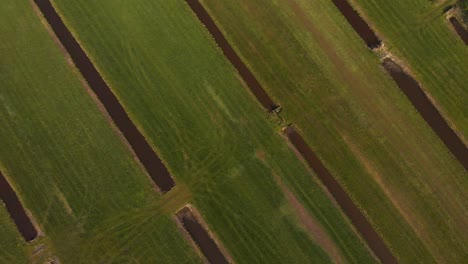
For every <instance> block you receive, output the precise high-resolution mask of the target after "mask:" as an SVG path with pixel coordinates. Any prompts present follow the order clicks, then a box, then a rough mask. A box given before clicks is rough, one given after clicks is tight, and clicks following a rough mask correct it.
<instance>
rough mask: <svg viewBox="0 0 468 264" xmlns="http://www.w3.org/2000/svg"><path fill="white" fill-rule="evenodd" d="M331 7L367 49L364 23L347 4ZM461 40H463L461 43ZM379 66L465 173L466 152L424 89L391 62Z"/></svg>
mask: <svg viewBox="0 0 468 264" xmlns="http://www.w3.org/2000/svg"><path fill="white" fill-rule="evenodd" d="M333 3H334V4H335V6H336V7H337V8H338V9H339V10H340V12H341V14H342V15H343V16H344V17H345V18H346V20H347V21H348V22H349V23H350V24H351V26H352V27H353V29H354V30H355V31H356V32H357V33H358V34H359V36H361V38H362V39H363V40H364V41H365V42H366V43H368V46H369V39H368V36H369V35H374V36H375V33H374V32H373V31H372V29H371V28H370V27H369V26H368V25H367V23H366V22H365V21H364V19H363V18H362V17H361V16H359V14H358V12H357V11H356V10H354V9H353V8H352V6H351V5H350V4H349V2H348V1H347V0H333ZM454 21H455V22H454ZM450 22H451V23H452V25H454V23H458V20H456V18H454V17H452V18H450ZM454 27H455V29H456V31H457V33H458V34H459V35H460V37H461V38H462V39H463V40H464V41H465V40H466V41H468V32H467V31H466V30H465V28H463V27H462V26H461V25H460V24H459V23H458V27H457V26H456V25H454ZM369 31H370V32H372V34H370V33H369ZM459 31H460V32H459ZM463 34H465V35H463ZM464 37H465V38H466V39H464ZM465 43H466V42H465ZM379 44H380V42H379ZM370 47H371V46H370ZM382 64H383V66H384V68H385V70H387V72H388V73H389V74H390V75H391V76H392V78H393V80H394V81H395V82H396V83H397V84H398V87H400V89H401V90H402V91H403V93H404V94H405V95H406V96H407V97H408V99H409V100H410V101H411V103H412V104H413V106H414V107H415V108H416V110H418V112H419V114H420V115H421V116H422V117H423V119H424V120H425V121H426V122H427V124H428V125H429V126H430V127H431V128H432V130H433V131H434V132H435V133H436V134H437V136H439V138H440V139H441V140H442V142H444V144H445V145H446V146H447V148H448V149H449V150H450V152H451V153H452V154H453V155H454V156H455V157H456V158H457V160H458V161H459V162H460V163H461V164H462V165H463V167H465V169H466V170H468V159H467V158H466V157H468V148H467V147H466V146H465V144H464V143H463V141H462V140H461V139H460V137H458V135H457V134H456V133H455V131H454V130H453V129H452V128H451V127H450V126H449V124H448V123H447V121H446V120H445V119H444V118H443V117H442V115H441V114H440V112H439V111H438V109H437V108H436V106H435V105H434V104H433V103H432V102H431V100H430V99H429V98H428V96H427V95H426V94H425V92H424V89H423V88H422V87H421V86H420V85H419V84H418V83H417V82H416V81H415V80H414V79H413V78H412V77H411V76H410V75H408V74H407V73H405V72H404V70H403V69H402V68H401V67H400V66H399V65H398V64H396V63H395V62H394V61H393V60H391V59H384V61H383V63H382Z"/></svg>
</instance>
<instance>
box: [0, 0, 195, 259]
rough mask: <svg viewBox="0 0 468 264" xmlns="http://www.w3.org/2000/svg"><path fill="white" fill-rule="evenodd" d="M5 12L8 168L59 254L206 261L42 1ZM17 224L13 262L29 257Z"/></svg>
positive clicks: (1, 131)
mask: <svg viewBox="0 0 468 264" xmlns="http://www.w3.org/2000/svg"><path fill="white" fill-rule="evenodd" d="M0 20H1V23H0V25H1V26H0V36H1V39H2V42H1V43H0V54H2V61H1V64H0V67H1V68H0V80H1V81H0V86H1V89H0V101H1V103H0V122H1V124H2V126H0V145H1V146H2V147H1V148H0V169H1V171H2V172H3V173H4V175H6V176H8V177H9V178H8V179H9V182H10V183H11V185H13V187H14V189H15V190H16V191H17V192H18V193H17V194H18V196H20V198H21V201H22V202H24V205H25V207H26V208H28V209H29V210H30V212H31V213H32V215H33V216H34V218H35V220H36V221H37V223H38V225H39V227H40V229H41V230H42V231H43V232H44V234H45V236H46V237H47V239H48V240H49V241H51V242H50V243H51V245H50V250H51V251H53V254H54V255H56V256H58V258H59V259H60V260H61V261H62V263H100V262H109V263H118V262H120V263H131V262H141V263H150V262H153V261H154V260H158V263H200V262H201V260H200V258H199V257H198V256H197V255H196V253H195V251H193V250H192V249H191V248H190V246H189V245H188V243H186V242H185V240H184V239H183V237H182V235H181V234H180V233H179V231H178V229H177V226H176V224H175V223H174V222H173V220H172V219H171V214H172V211H176V210H177V209H178V208H179V207H173V208H169V209H168V208H165V204H163V203H162V202H163V200H161V199H159V198H158V196H157V193H156V191H155V189H154V188H153V187H152V185H151V180H150V179H149V177H148V176H147V175H145V174H144V172H143V169H142V167H141V165H139V164H138V163H137V161H136V159H135V157H134V156H133V155H132V154H131V151H130V150H129V148H128V147H127V146H126V145H125V144H124V143H123V141H122V139H121V138H119V136H118V135H117V133H116V130H115V129H113V128H112V127H111V125H110V121H109V120H106V117H105V115H104V113H102V112H101V111H100V110H99V109H98V106H97V105H96V102H95V101H93V99H92V98H91V96H90V94H88V93H87V90H86V89H85V87H84V86H83V84H82V83H81V82H80V79H79V75H78V73H77V71H76V70H72V67H71V64H69V63H67V61H66V59H65V57H64V54H63V53H62V52H61V50H60V48H59V46H57V44H56V43H54V41H53V38H52V37H51V36H50V35H49V34H48V32H47V30H46V27H45V26H44V24H42V23H41V21H40V19H39V17H38V16H37V14H35V13H34V11H33V5H32V4H31V3H29V2H28V1H14V0H8V1H4V2H3V3H2V8H1V9H0ZM1 215H2V216H1V221H2V223H3V222H4V221H5V218H4V214H3V206H2V213H1ZM10 226H11V223H9V224H8V225H5V230H6V231H5V232H6V235H5V237H3V236H2V237H1V238H0V240H1V246H2V249H1V251H0V252H3V251H4V250H8V255H7V254H0V255H1V256H4V258H6V259H7V260H10V259H11V260H12V261H11V262H5V263H15V261H14V260H16V259H14V258H15V257H17V258H18V259H20V258H21V255H20V253H18V252H19V251H20V250H18V249H14V245H12V244H8V243H18V242H17V241H18V239H17V238H14V239H12V240H11V241H9V242H8V243H7V242H6V241H4V239H6V238H7V237H8V236H7V235H8V233H7V232H10V231H8V230H10V229H11V228H10ZM1 228H2V229H3V225H2V227H1ZM2 232H3V231H2ZM14 234H15V236H16V234H17V233H14ZM19 245H20V246H21V244H19ZM10 249H11V251H10ZM15 250H16V251H15ZM2 263H3V262H2ZM18 263H21V261H18Z"/></svg>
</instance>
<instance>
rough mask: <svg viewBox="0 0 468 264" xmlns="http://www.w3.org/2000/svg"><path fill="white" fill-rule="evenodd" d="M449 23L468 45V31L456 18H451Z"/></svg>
mask: <svg viewBox="0 0 468 264" xmlns="http://www.w3.org/2000/svg"><path fill="white" fill-rule="evenodd" d="M449 21H450V23H451V24H452V26H453V28H454V29H455V32H457V34H458V36H459V37H460V38H461V39H462V40H463V42H464V43H465V45H468V31H467V30H466V29H465V28H464V27H463V26H462V24H460V21H458V19H457V18H456V17H450V18H449Z"/></svg>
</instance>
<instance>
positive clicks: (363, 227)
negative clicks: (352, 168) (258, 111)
mask: <svg viewBox="0 0 468 264" xmlns="http://www.w3.org/2000/svg"><path fill="white" fill-rule="evenodd" d="M284 132H285V133H286V136H287V137H288V139H289V140H290V142H291V143H292V144H293V146H294V147H295V148H296V150H297V151H298V152H299V153H300V154H301V156H302V157H303V158H304V160H305V161H306V162H307V163H308V164H309V165H310V167H311V168H312V169H313V170H314V171H315V172H316V174H317V175H318V177H319V178H320V180H321V181H322V182H323V184H324V185H325V186H326V187H327V189H328V191H329V192H330V193H331V195H332V196H333V198H335V200H336V201H337V203H338V205H339V206H340V207H341V209H342V210H343V212H344V213H345V214H346V215H347V216H348V218H349V219H350V220H351V222H352V223H353V225H354V227H355V228H356V229H357V231H358V232H359V233H360V234H361V236H362V237H363V238H364V239H365V240H366V242H367V245H368V246H369V247H370V248H371V249H372V251H373V252H374V254H375V255H376V256H377V257H378V258H379V259H380V261H381V262H382V263H398V262H397V260H396V258H395V257H394V256H393V254H392V253H391V252H390V250H389V248H388V247H387V245H385V243H384V242H383V240H382V238H380V236H379V235H378V234H377V232H376V231H375V230H374V228H373V227H372V226H371V224H370V223H369V221H367V219H366V217H365V216H364V215H363V214H362V213H361V211H360V210H359V208H358V207H357V206H356V205H355V204H354V202H353V201H352V200H351V198H350V197H349V196H348V194H347V193H346V192H345V190H344V189H343V188H342V187H341V185H340V184H339V183H338V181H336V180H335V178H333V176H332V175H331V174H330V172H329V171H328V169H327V168H326V167H325V166H324V165H323V163H322V162H321V161H320V159H319V158H318V157H317V155H315V153H314V152H313V151H312V149H311V148H310V147H309V146H308V145H307V143H306V142H305V141H304V139H303V138H302V136H301V135H300V134H299V133H298V132H297V131H296V130H295V129H294V128H293V127H291V126H290V127H287V128H286V129H285V131H284Z"/></svg>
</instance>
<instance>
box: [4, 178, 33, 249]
mask: <svg viewBox="0 0 468 264" xmlns="http://www.w3.org/2000/svg"><path fill="white" fill-rule="evenodd" d="M0 199H1V200H2V201H3V203H5V206H6V209H7V211H8V213H9V214H10V216H11V218H12V219H13V221H14V222H15V224H16V227H17V228H18V230H19V231H20V233H21V235H22V236H23V238H24V239H25V240H26V241H28V242H29V241H32V240H34V239H35V238H36V237H37V234H38V232H37V230H36V228H35V227H34V225H33V224H32V222H31V220H30V219H29V217H28V215H27V214H26V211H25V210H24V207H23V205H22V204H21V202H20V200H19V199H18V196H17V195H16V193H15V191H14V190H13V188H11V185H10V184H9V183H8V181H7V180H6V179H5V177H4V176H3V173H2V172H1V171H0Z"/></svg>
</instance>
